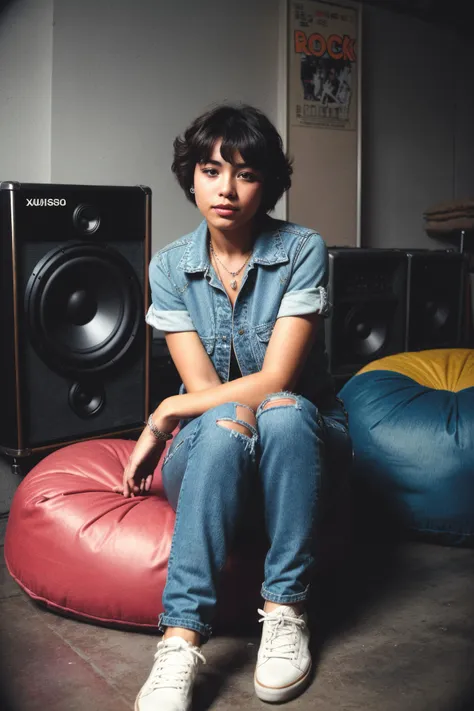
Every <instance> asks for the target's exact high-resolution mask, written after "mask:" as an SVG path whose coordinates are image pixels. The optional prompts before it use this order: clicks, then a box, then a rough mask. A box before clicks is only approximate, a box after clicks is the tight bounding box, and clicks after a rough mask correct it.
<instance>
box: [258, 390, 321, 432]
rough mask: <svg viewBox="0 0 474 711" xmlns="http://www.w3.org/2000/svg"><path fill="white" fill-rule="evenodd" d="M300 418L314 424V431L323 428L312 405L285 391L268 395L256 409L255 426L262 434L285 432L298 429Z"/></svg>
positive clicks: (303, 398) (317, 411) (316, 409)
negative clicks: (266, 432)
mask: <svg viewBox="0 0 474 711" xmlns="http://www.w3.org/2000/svg"><path fill="white" fill-rule="evenodd" d="M289 415H290V416H289ZM302 418H303V419H305V420H308V421H311V422H312V423H314V427H315V428H316V429H319V428H321V427H322V426H323V419H322V417H321V415H320V413H319V410H318V408H317V407H316V405H315V404H314V403H312V402H311V401H310V400H308V399H307V398H305V397H304V396H303V395H297V394H295V393H291V392H287V391H282V392H278V393H272V394H271V395H268V396H267V397H266V398H265V400H263V401H262V402H261V403H260V405H259V407H258V409H257V424H258V427H259V430H262V432H263V431H265V430H271V431H272V432H273V433H274V434H275V433H276V432H277V431H278V430H279V429H280V428H281V429H283V430H285V431H286V432H288V430H293V429H298V428H299V427H300V425H301V419H302Z"/></svg>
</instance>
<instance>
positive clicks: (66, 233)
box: [0, 183, 151, 456]
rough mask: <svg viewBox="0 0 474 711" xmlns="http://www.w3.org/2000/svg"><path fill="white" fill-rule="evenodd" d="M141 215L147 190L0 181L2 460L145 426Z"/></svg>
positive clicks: (146, 235) (146, 216)
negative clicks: (4, 457) (9, 456)
mask: <svg viewBox="0 0 474 711" xmlns="http://www.w3.org/2000/svg"><path fill="white" fill-rule="evenodd" d="M150 215H151V191H150V190H149V189H148V188H146V187H141V186H136V187H122V186H119V187H115V186H114V187H109V186H81V185H48V184H19V183H1V184H0V237H1V241H0V270H1V271H0V293H1V296H2V308H1V320H0V392H1V401H0V402H1V406H0V451H3V452H4V453H7V454H10V455H12V456H24V455H27V454H30V453H34V452H37V451H41V450H48V449H51V448H54V447H55V446H57V445H59V444H63V443H65V442H71V441H78V440H83V439H89V438H91V437H97V436H105V437H106V436H112V435H127V434H130V435H134V434H135V433H136V432H138V431H139V430H140V429H141V428H142V427H143V421H144V419H145V416H146V414H147V412H148V398H149V363H150V348H151V339H150V332H151V329H150V328H149V327H147V326H146V325H145V322H144V317H145V312H146V310H147V308H148V305H149V300H150V297H149V289H148V279H147V270H148V263H149V260H150V249H151V238H150V230H151V224H150Z"/></svg>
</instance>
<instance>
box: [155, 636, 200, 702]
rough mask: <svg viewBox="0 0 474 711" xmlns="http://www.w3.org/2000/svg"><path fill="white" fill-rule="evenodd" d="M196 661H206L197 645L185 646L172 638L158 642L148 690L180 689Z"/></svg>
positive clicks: (187, 679)
mask: <svg viewBox="0 0 474 711" xmlns="http://www.w3.org/2000/svg"><path fill="white" fill-rule="evenodd" d="M198 661H201V662H202V663H203V664H205V663H206V659H205V657H204V655H203V654H202V653H201V652H200V651H199V648H198V647H193V646H191V645H188V646H186V647H185V646H183V644H182V643H181V642H175V641H174V640H173V641H171V640H166V641H163V642H159V643H158V647H157V652H156V654H155V664H154V665H153V670H152V673H151V675H150V679H149V685H150V687H149V688H150V690H153V691H154V690H155V689H182V688H183V687H184V686H185V684H186V683H187V682H188V681H189V678H190V672H191V671H192V670H193V669H194V667H195V666H196V664H197V663H198Z"/></svg>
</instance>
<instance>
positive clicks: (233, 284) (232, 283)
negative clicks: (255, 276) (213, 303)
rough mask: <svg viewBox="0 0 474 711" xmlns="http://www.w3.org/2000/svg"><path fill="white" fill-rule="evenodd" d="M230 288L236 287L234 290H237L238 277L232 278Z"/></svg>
mask: <svg viewBox="0 0 474 711" xmlns="http://www.w3.org/2000/svg"><path fill="white" fill-rule="evenodd" d="M230 288H231V289H234V291H235V289H237V280H236V279H232V281H231V282H230Z"/></svg>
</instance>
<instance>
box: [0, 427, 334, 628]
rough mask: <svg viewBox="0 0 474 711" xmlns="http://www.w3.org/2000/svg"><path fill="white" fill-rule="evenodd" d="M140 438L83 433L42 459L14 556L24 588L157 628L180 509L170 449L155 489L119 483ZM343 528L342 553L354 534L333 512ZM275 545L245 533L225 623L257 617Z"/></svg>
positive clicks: (27, 482) (14, 525) (16, 513)
mask: <svg viewBox="0 0 474 711" xmlns="http://www.w3.org/2000/svg"><path fill="white" fill-rule="evenodd" d="M134 445H135V442H133V441H130V440H118V439H99V440H91V441H88V442H80V443H76V444H71V445H68V446H66V447H63V448H62V449H59V450H57V451H55V452H53V453H52V454H50V455H48V456H47V457H46V458H45V459H43V460H42V461H41V462H40V463H39V464H37V465H36V466H35V467H34V468H33V469H32V470H31V471H30V472H29V473H28V474H27V476H26V477H25V479H24V480H23V481H22V483H21V484H20V486H19V487H18V489H17V491H16V492H15V496H14V498H13V502H12V507H11V511H10V515H9V520H8V525H7V531H6V536H5V560H6V564H7V567H8V570H9V572H10V574H11V576H12V577H13V578H14V579H15V580H16V582H17V583H18V584H19V585H20V586H21V587H22V588H23V590H24V591H25V592H26V593H27V594H28V595H29V596H30V597H32V598H33V599H34V600H36V601H38V602H40V603H43V604H45V605H46V606H48V607H49V608H50V609H52V610H54V611H57V612H61V613H64V614H67V615H70V616H74V617H78V618H81V619H86V620H89V621H91V622H96V623H103V624H107V625H112V626H122V627H123V626H127V627H133V628H141V629H143V628H155V629H156V627H157V622H158V616H159V614H160V613H161V612H162V611H163V607H162V603H161V598H162V593H163V588H164V585H165V582H166V572H167V565H168V556H169V551H170V546H171V537H172V533H173V526H174V520H175V513H174V511H173V509H172V508H171V506H170V505H169V504H168V502H167V500H166V497H165V493H164V491H163V485H162V480H161V463H162V460H163V458H164V456H165V454H166V451H167V450H165V451H164V452H163V455H162V457H161V459H160V462H159V464H158V466H157V468H156V471H155V476H154V480H153V485H152V489H151V492H150V494H148V495H146V496H138V497H135V498H127V499H126V498H124V497H123V496H122V495H121V494H118V493H116V492H114V491H113V489H114V487H115V486H117V485H118V484H121V482H122V474H123V470H124V467H125V464H126V462H127V460H128V457H129V455H130V453H131V451H132V449H133V447H134ZM344 518H345V517H344ZM345 520H346V521H347V519H346V518H345ZM333 531H334V533H333V537H332V538H331V535H330V534H328V535H329V539H328V540H327V543H326V544H325V547H326V548H327V546H329V548H330V552H329V551H328V554H327V555H328V556H329V558H330V559H331V560H332V561H334V560H335V556H336V557H337V556H340V554H341V552H342V551H343V550H344V544H345V540H346V539H345V537H344V536H343V535H342V534H341V531H342V528H341V523H340V521H339V522H338V521H334V522H333ZM267 545H268V544H267V541H266V540H265V535H264V533H263V532H261V533H260V534H257V535H256V536H253V537H252V540H248V538H247V540H245V539H244V538H239V539H238V540H237V541H236V545H235V550H234V551H232V553H231V554H230V556H229V560H228V563H227V566H226V569H225V571H224V575H223V580H222V585H221V589H220V591H219V604H218V609H217V619H216V627H218V626H219V625H223V626H224V627H225V626H228V625H233V624H234V623H235V624H238V623H240V622H241V621H242V620H243V619H247V618H251V619H253V618H255V615H256V609H257V606H258V605H259V604H260V603H261V599H260V586H261V583H262V579H263V561H264V556H265V551H266V549H267Z"/></svg>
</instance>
